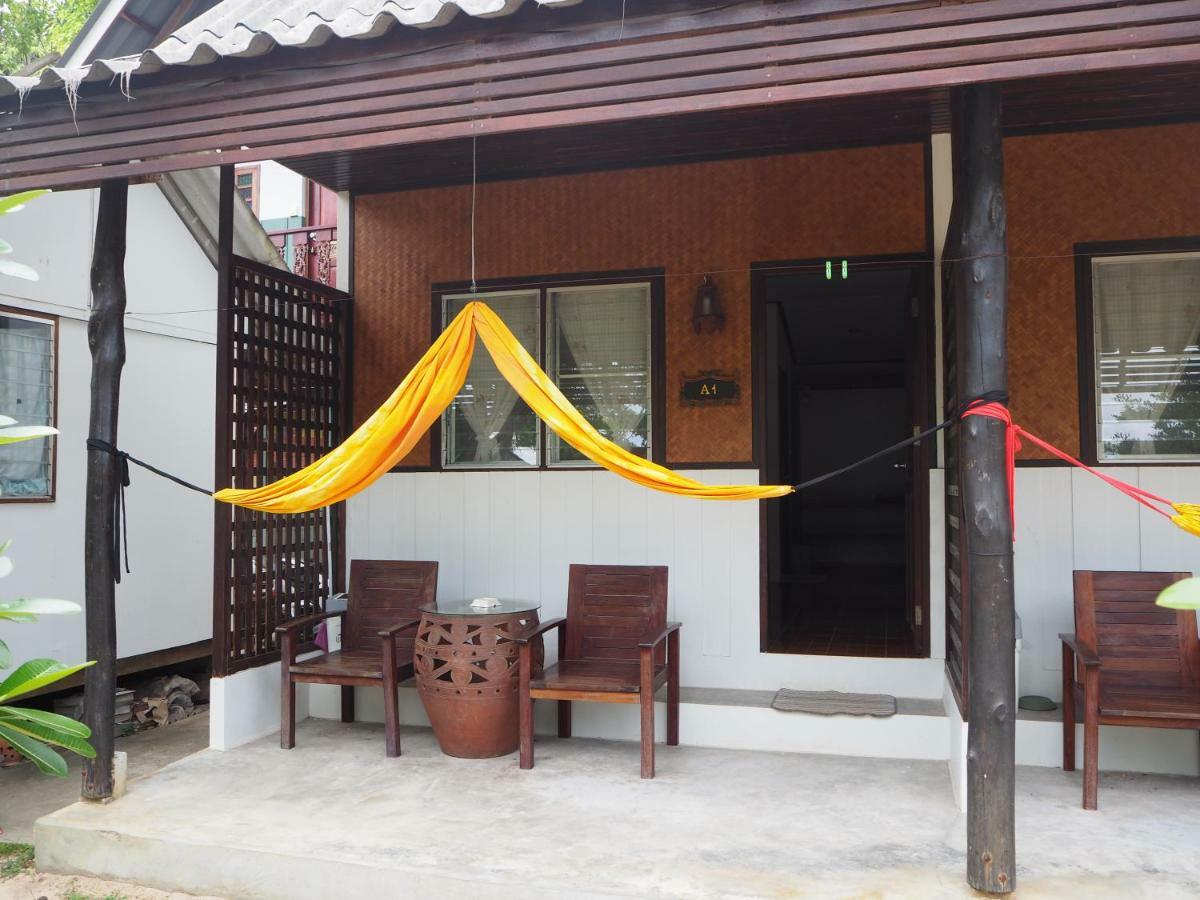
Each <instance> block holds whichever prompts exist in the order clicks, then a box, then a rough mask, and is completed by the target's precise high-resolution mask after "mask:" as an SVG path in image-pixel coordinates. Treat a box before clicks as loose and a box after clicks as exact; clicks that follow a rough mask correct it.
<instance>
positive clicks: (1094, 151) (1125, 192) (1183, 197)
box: [1004, 124, 1200, 459]
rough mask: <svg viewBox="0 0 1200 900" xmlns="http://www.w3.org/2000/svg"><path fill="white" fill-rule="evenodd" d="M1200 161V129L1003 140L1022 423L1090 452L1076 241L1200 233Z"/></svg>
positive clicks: (1034, 454)
mask: <svg viewBox="0 0 1200 900" xmlns="http://www.w3.org/2000/svg"><path fill="white" fill-rule="evenodd" d="M1197 159H1200V125H1196V124H1186V125H1165V126H1156V127H1152V128H1131V129H1123V130H1114V131H1094V132H1072V133H1068V134H1051V135H1033V136H1026V137H1015V138H1009V139H1007V140H1005V142H1004V168H1005V187H1006V192H1007V199H1008V250H1009V254H1010V256H1011V257H1012V259H1011V262H1010V265H1009V304H1010V306H1009V324H1008V352H1009V392H1010V394H1011V395H1012V408H1013V416H1014V418H1015V419H1016V420H1017V421H1018V422H1020V423H1021V424H1022V425H1024V426H1025V427H1027V428H1028V429H1029V430H1030V431H1032V432H1033V433H1035V434H1037V435H1040V436H1041V437H1044V438H1045V439H1046V440H1048V441H1050V442H1051V443H1054V444H1057V445H1058V446H1060V447H1062V448H1063V449H1064V450H1068V451H1072V452H1080V450H1081V448H1080V422H1079V416H1080V411H1079V391H1078V381H1079V374H1078V373H1079V370H1078V357H1077V353H1076V328H1077V325H1076V321H1077V319H1076V308H1075V307H1076V304H1075V261H1074V259H1073V258H1072V255H1071V254H1072V253H1073V252H1074V247H1075V244H1077V243H1084V242H1091V241H1123V240H1138V239H1143V238H1160V237H1178V236H1183V235H1195V234H1200V166H1198V165H1197V164H1196V160H1197ZM1021 455H1022V456H1023V457H1026V458H1035V459H1036V458H1042V457H1045V456H1046V454H1045V453H1043V452H1041V451H1038V450H1037V449H1036V448H1034V449H1033V450H1029V449H1025V450H1023V451H1022V453H1021Z"/></svg>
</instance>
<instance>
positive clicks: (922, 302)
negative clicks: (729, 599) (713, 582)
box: [750, 252, 937, 659]
mask: <svg viewBox="0 0 1200 900" xmlns="http://www.w3.org/2000/svg"><path fill="white" fill-rule="evenodd" d="M827 258H828V257H822V258H819V259H817V258H813V259H789V260H771V261H764V262H754V263H751V264H750V367H751V377H752V384H753V395H754V396H753V403H752V409H751V414H752V417H753V433H754V459H755V461H756V463H757V465H758V471H759V478H760V480H761V479H762V478H763V476H764V475H765V468H766V432H767V404H766V382H767V366H766V362H767V360H766V352H765V351H766V343H767V342H766V333H765V327H766V304H767V281H768V279H770V278H771V277H772V276H777V275H797V274H803V273H806V272H812V271H813V270H814V269H816V268H819V267H821V266H823V265H824V264H825V260H826V259H827ZM843 258H844V259H846V260H847V262H848V263H849V265H850V267H851V268H852V269H853V267H854V266H857V265H863V264H871V265H872V266H873V267H875V268H880V267H883V266H886V265H887V264H891V266H892V267H894V268H896V269H906V270H908V271H909V272H910V273H911V275H912V278H913V282H914V283H915V284H916V285H918V286H919V289H918V290H917V292H916V295H915V296H916V300H917V303H918V308H917V322H918V328H917V334H918V338H917V343H918V346H917V347H916V348H915V352H917V353H918V354H919V358H920V359H923V360H924V361H925V364H924V365H919V366H915V367H914V368H913V371H914V372H917V373H919V375H920V383H919V385H917V386H916V387H914V389H913V391H912V395H911V396H912V400H913V411H914V413H915V417H916V419H917V421H916V422H915V423H913V424H917V425H920V426H921V427H922V428H928V427H929V426H930V425H931V424H933V421H934V415H935V406H936V402H937V398H936V393H935V391H934V385H935V383H936V366H937V362H936V358H935V355H934V353H935V347H934V326H933V316H934V312H935V305H934V295H933V277H932V272H933V258H932V256H930V255H929V254H928V253H925V252H920V253H903V254H878V255H871V256H847V257H840V256H839V257H838V260H841V259H843ZM902 437H904V435H898V436H897V438H896V440H900V439H901V438H902ZM936 449H937V442H936V440H930V441H925V442H923V443H922V445H920V446H919V447H918V448H917V449H916V451H915V459H916V461H917V465H916V468H915V471H914V472H913V498H914V502H915V503H916V504H917V518H918V520H919V522H921V523H922V526H921V527H918V528H917V533H916V534H915V535H913V557H914V558H913V559H911V560H910V565H911V568H910V570H909V573H908V578H909V583H910V586H911V589H912V590H913V591H914V592H915V595H916V597H917V606H918V607H919V608H920V609H921V626H920V628H919V629H918V630H917V632H916V643H917V650H918V653H919V658H922V659H924V658H928V657H929V654H930V651H931V646H930V633H931V632H930V578H929V523H930V518H929V516H930V509H929V470H930V469H932V468H934V467H935V466H936V465H937V452H936ZM781 502H784V503H786V502H787V500H786V499H784V500H783V501H781ZM758 517H759V525H758V553H759V565H758V578H759V586H758V594H759V598H758V641H759V652H760V653H772V652H777V651H772V650H771V649H770V648H769V645H768V634H767V612H768V605H767V578H768V567H767V510H766V507H765V505H764V504H761V503H760V504H759V512H758Z"/></svg>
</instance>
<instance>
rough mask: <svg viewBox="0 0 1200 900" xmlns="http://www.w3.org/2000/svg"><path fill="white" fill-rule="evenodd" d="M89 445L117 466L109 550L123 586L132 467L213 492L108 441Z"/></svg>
mask: <svg viewBox="0 0 1200 900" xmlns="http://www.w3.org/2000/svg"><path fill="white" fill-rule="evenodd" d="M87 446H88V449H89V450H99V451H100V452H101V453H107V454H108V455H109V456H111V457H112V458H113V460H114V462H115V464H116V466H117V485H118V487H117V492H116V494H115V495H114V496H113V506H112V511H111V514H110V519H111V522H112V528H111V529H110V531H111V533H112V546H111V547H110V549H109V555H110V559H111V560H112V572H113V581H114V582H116V583H117V584H120V583H121V555H122V551H124V561H125V572H126V573H127V574H128V573H129V571H130V569H129V523H128V517H127V514H126V512H125V488H127V487H129V464H130V463H133V464H134V465H135V466H141V467H142V468H143V469H146V470H147V471H149V472H153V473H154V474H155V475H158V476H160V477H162V478H166V479H167V480H168V481H173V482H175V483H176V484H178V485H179V486H180V487H185V488H187V489H188V490H192V491H196V492H198V493H201V494H204V495H205V496H208V497H211V496H212V494H213V492H212V491H210V490H208V489H207V488H202V487H200V486H199V485H197V484H192V483H191V482H190V481H185V480H184V479H182V478H180V477H179V476H177V475H172V474H171V473H170V472H164V471H163V470H162V469H160V468H158V467H157V466H152V465H150V463H148V462H143V461H142V460H140V459H138V458H137V457H136V456H130V455H129V454H128V453H126V452H125V451H124V450H120V449H118V448H117V447H114V446H113V445H112V444H110V443H109V442H108V441H103V440H101V439H100V438H88V439H87Z"/></svg>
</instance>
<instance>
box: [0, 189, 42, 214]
mask: <svg viewBox="0 0 1200 900" xmlns="http://www.w3.org/2000/svg"><path fill="white" fill-rule="evenodd" d="M48 193H50V191H49V190H46V189H41V190H36V191H22V192H21V193H19V194H13V195H12V196H11V197H0V216H2V215H4V214H5V213H11V212H16V211H17V210H19V209H23V208H24V207H25V204H26V203H28V202H29V201H30V200H33V199H36V198H37V197H40V196H42V194H48Z"/></svg>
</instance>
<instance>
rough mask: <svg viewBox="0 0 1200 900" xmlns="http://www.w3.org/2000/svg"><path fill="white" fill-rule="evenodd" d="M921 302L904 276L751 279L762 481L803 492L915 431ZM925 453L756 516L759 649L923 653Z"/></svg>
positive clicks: (920, 291) (905, 270) (816, 269)
mask: <svg viewBox="0 0 1200 900" xmlns="http://www.w3.org/2000/svg"><path fill="white" fill-rule="evenodd" d="M830 276H832V277H830ZM923 298H924V287H923V282H921V281H918V280H917V279H916V278H915V276H914V269H913V267H911V266H909V265H903V266H887V265H878V264H876V265H866V264H862V265H861V266H860V265H848V266H847V268H846V269H845V270H844V271H843V270H842V269H841V267H840V266H839V265H835V266H833V267H832V270H827V269H825V268H824V267H823V266H819V265H818V266H813V267H797V269H795V270H787V271H781V272H772V273H771V274H767V275H760V277H759V278H757V279H756V287H755V303H756V305H758V309H757V310H756V322H757V323H758V327H759V329H760V334H759V335H758V341H757V346H758V348H759V349H760V351H761V352H762V353H763V354H764V357H765V358H764V359H763V360H762V363H761V365H762V369H761V371H762V372H763V376H762V377H763V380H764V385H763V387H764V390H763V392H762V393H763V397H762V398H761V401H760V402H761V405H760V407H759V410H760V415H761V417H762V426H763V435H762V439H763V450H764V459H763V462H764V476H765V477H767V478H769V479H771V480H784V481H787V482H790V483H795V482H799V481H804V480H807V479H809V478H813V477H815V476H818V475H821V474H824V473H825V472H828V471H831V470H833V469H837V468H839V467H840V466H843V465H845V464H846V463H848V462H852V461H854V460H857V459H861V458H863V457H866V456H868V455H870V454H871V453H874V452H875V451H876V450H879V449H880V448H882V447H884V446H886V445H888V444H891V443H894V442H896V441H898V440H900V439H901V438H903V437H906V436H908V435H910V434H912V433H913V429H914V427H923V422H924V417H923V415H922V411H923V410H925V409H926V408H927V407H928V402H927V400H926V399H925V395H926V394H927V393H928V391H927V388H928V384H929V378H928V374H927V372H926V371H925V370H926V368H927V361H928V355H927V353H926V352H925V341H924V338H923V324H924V322H925V320H926V318H927V317H926V316H925V315H922V312H923V305H924V299H923ZM927 449H928V448H926V447H916V448H913V449H911V450H909V451H907V452H903V453H897V454H895V455H893V456H891V457H888V458H885V459H881V460H877V461H874V462H872V463H870V464H868V465H866V466H864V467H863V468H861V469H858V470H856V471H854V472H853V473H850V474H847V475H845V476H842V477H840V478H837V479H834V480H831V481H828V482H825V483H823V484H821V485H818V486H815V487H813V488H811V489H809V490H806V491H803V492H801V493H799V494H796V495H793V496H791V497H788V498H785V499H783V500H781V501H779V503H777V504H772V505H770V506H769V507H768V508H767V509H766V510H765V513H764V518H763V524H764V529H765V534H764V579H763V580H764V591H765V599H766V602H765V604H764V605H765V610H764V612H765V621H764V626H765V627H764V638H765V641H764V643H765V647H766V649H768V650H773V651H777V652H790V653H820V654H833V655H853V656H920V655H924V654H925V653H927V652H928V642H927V640H926V639H925V634H926V632H927V627H928V623H927V618H928V616H927V610H926V607H927V605H928V590H927V588H926V587H925V583H926V582H927V572H928V566H929V561H928V549H927V548H928V536H927V531H928V524H927V522H928V519H927V516H928V509H927V506H928V503H927V493H928V486H927V480H926V475H927V472H926V465H927V463H926V452H927Z"/></svg>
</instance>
